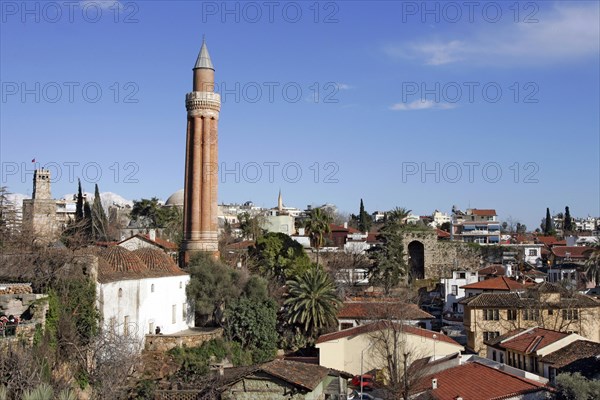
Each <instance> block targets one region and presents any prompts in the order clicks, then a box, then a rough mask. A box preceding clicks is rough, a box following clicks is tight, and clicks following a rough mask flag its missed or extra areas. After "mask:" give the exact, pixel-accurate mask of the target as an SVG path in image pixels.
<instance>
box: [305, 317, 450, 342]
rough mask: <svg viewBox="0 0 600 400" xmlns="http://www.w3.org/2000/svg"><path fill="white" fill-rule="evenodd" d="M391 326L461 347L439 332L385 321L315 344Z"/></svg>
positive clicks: (330, 335) (341, 332) (349, 330)
mask: <svg viewBox="0 0 600 400" xmlns="http://www.w3.org/2000/svg"><path fill="white" fill-rule="evenodd" d="M392 324H393V325H394V326H396V327H397V328H398V329H401V330H402V331H403V332H405V333H406V334H409V335H416V336H421V337H423V338H427V339H431V340H434V339H433V335H436V338H435V340H438V341H441V342H446V343H450V344H454V345H456V346H459V347H462V346H461V345H460V344H459V343H457V342H456V341H455V340H453V339H451V338H450V337H448V336H446V335H444V334H443V333H441V332H434V331H430V330H427V329H423V328H417V327H414V326H412V325H406V324H397V323H391V322H387V321H377V322H371V323H370V324H365V325H359V326H357V327H354V328H349V329H344V330H341V331H338V332H333V333H327V334H325V335H321V336H320V337H319V338H318V339H317V342H316V343H317V344H318V343H324V342H329V341H331V340H338V339H342V338H347V337H351V336H358V335H362V334H365V333H370V332H375V331H379V330H382V329H388V328H389V327H390V326H392Z"/></svg>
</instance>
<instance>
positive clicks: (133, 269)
mask: <svg viewBox="0 0 600 400" xmlns="http://www.w3.org/2000/svg"><path fill="white" fill-rule="evenodd" d="M97 280H98V284H97V286H96V291H97V302H98V309H99V310H100V313H101V316H102V321H103V325H104V326H105V327H108V328H109V329H111V330H112V331H113V332H115V333H117V334H121V335H126V336H130V337H132V338H135V339H138V340H139V342H140V344H143V343H144V338H145V335H146V334H150V333H151V334H154V333H155V332H156V328H157V327H158V328H160V332H161V333H163V334H170V333H176V332H180V331H184V330H186V329H187V328H189V327H190V326H192V325H193V313H192V312H191V310H190V309H189V305H188V302H187V297H186V293H185V292H186V286H187V285H188V283H189V281H190V276H189V274H187V273H185V272H183V271H182V270H181V269H179V267H177V265H176V264H175V262H174V261H173V259H172V258H171V257H169V256H168V255H167V254H166V253H165V252H163V251H161V250H158V249H153V248H149V247H147V248H141V249H138V250H135V251H129V250H127V249H125V248H123V247H121V246H111V247H108V248H105V249H102V250H100V251H99V254H98V278H97Z"/></svg>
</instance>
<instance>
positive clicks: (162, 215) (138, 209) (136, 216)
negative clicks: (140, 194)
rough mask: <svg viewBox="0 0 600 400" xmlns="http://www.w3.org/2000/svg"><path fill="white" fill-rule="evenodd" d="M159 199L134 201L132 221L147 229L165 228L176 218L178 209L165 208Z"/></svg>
mask: <svg viewBox="0 0 600 400" xmlns="http://www.w3.org/2000/svg"><path fill="white" fill-rule="evenodd" d="M159 201H160V200H158V198H156V197H153V198H151V199H141V200H134V201H133V207H132V208H131V219H132V220H133V221H135V222H138V223H140V225H142V226H144V227H146V228H153V229H156V228H164V227H165V226H166V225H167V224H168V223H169V221H170V220H171V219H173V218H174V217H175V216H176V213H177V210H174V209H175V208H177V207H164V206H163V205H161V204H160V203H159Z"/></svg>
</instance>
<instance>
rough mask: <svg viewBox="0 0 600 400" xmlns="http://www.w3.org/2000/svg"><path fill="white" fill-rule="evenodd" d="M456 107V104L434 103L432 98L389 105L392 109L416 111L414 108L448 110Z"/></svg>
mask: <svg viewBox="0 0 600 400" xmlns="http://www.w3.org/2000/svg"><path fill="white" fill-rule="evenodd" d="M452 108H456V104H449V103H436V102H434V101H433V100H415V101H413V102H410V103H396V104H393V105H392V106H391V107H390V110H393V111H416V110H433V109H437V110H450V109H452Z"/></svg>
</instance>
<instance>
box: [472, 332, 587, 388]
mask: <svg viewBox="0 0 600 400" xmlns="http://www.w3.org/2000/svg"><path fill="white" fill-rule="evenodd" d="M583 339H584V338H583V337H581V336H579V335H577V334H575V333H566V332H559V331H554V330H550V329H544V328H540V327H534V328H528V329H522V328H521V329H517V330H515V331H512V332H509V333H507V334H505V335H502V336H498V337H495V338H489V339H488V340H484V343H485V344H486V345H487V358H489V359H491V360H493V361H499V362H501V363H506V364H508V365H510V366H511V367H515V368H518V369H522V370H524V371H528V372H531V373H534V374H537V375H541V376H543V377H545V378H547V379H548V378H550V376H549V375H548V373H547V370H546V371H545V370H544V368H543V365H542V364H541V361H540V360H541V359H542V357H544V356H546V355H548V354H550V353H552V352H554V351H556V350H559V349H561V348H563V347H565V346H567V345H569V344H571V343H573V342H575V341H577V340H583Z"/></svg>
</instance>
